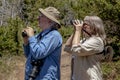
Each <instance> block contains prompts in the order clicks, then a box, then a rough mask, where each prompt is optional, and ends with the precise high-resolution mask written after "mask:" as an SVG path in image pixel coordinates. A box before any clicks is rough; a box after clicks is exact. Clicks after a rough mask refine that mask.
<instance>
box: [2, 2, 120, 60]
mask: <svg viewBox="0 0 120 80" xmlns="http://www.w3.org/2000/svg"><path fill="white" fill-rule="evenodd" d="M48 6H53V7H56V8H57V9H59V11H60V12H61V17H60V18H61V20H60V21H61V23H62V26H63V27H62V28H61V29H60V32H61V34H62V36H63V40H64V41H65V40H66V39H67V38H68V36H69V35H70V34H71V33H72V30H73V29H72V27H68V26H71V25H70V20H72V19H75V18H78V19H83V18H84V17H85V16H86V15H97V16H99V17H101V18H102V20H103V21H104V24H105V30H106V33H107V42H108V44H109V45H112V46H113V48H114V50H115V55H114V57H115V58H117V57H119V56H120V33H119V32H120V0H0V56H3V55H6V54H10V55H19V54H22V53H23V50H22V37H21V30H22V28H24V27H26V25H27V24H28V25H30V26H31V27H33V28H34V27H35V28H38V27H37V26H38V22H37V19H38V16H39V12H38V9H39V8H40V7H42V8H45V7H48Z"/></svg>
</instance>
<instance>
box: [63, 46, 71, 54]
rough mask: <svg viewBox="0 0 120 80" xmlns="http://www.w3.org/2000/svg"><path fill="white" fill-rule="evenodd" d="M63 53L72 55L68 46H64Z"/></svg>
mask: <svg viewBox="0 0 120 80" xmlns="http://www.w3.org/2000/svg"><path fill="white" fill-rule="evenodd" d="M64 51H65V52H68V53H72V51H71V47H70V46H67V45H65V46H64Z"/></svg>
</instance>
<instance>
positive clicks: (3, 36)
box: [0, 18, 23, 55]
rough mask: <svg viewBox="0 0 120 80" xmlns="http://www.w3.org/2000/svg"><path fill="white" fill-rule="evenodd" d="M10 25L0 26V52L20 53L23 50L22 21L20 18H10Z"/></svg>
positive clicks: (2, 53)
mask: <svg viewBox="0 0 120 80" xmlns="http://www.w3.org/2000/svg"><path fill="white" fill-rule="evenodd" d="M8 23H9V25H8V26H1V27H0V43H1V44H0V51H1V52H0V54H1V55H4V54H11V55H13V54H19V53H20V52H21V28H22V27H23V26H22V24H23V23H22V21H21V20H20V19H19V18H16V19H9V21H8Z"/></svg>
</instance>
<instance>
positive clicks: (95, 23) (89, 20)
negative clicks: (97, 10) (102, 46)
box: [84, 16, 106, 41]
mask: <svg viewBox="0 0 120 80" xmlns="http://www.w3.org/2000/svg"><path fill="white" fill-rule="evenodd" d="M84 22H85V23H86V24H88V25H89V26H90V28H91V30H92V31H91V35H95V36H99V37H101V38H102V40H103V41H105V38H106V34H105V30H104V25H103V21H102V19H101V18H99V17H98V16H86V17H85V18H84Z"/></svg>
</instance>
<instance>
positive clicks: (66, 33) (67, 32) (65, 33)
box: [59, 26, 73, 42]
mask: <svg viewBox="0 0 120 80" xmlns="http://www.w3.org/2000/svg"><path fill="white" fill-rule="evenodd" d="M59 31H60V33H61V35H62V38H63V42H65V41H66V40H67V39H68V37H70V35H71V34H72V33H73V27H63V26H62V27H61V28H60V29H59Z"/></svg>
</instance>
